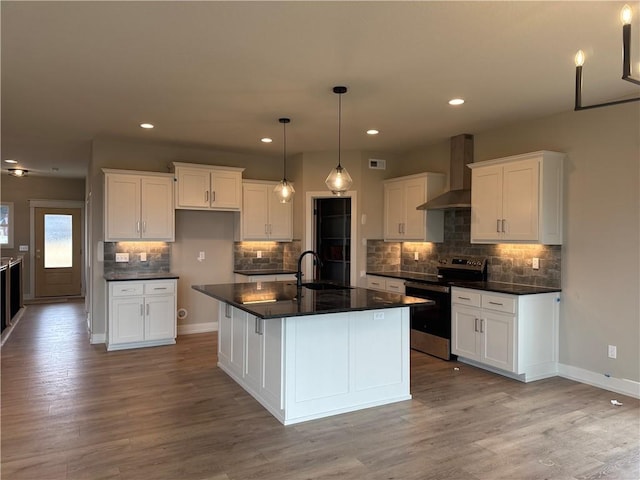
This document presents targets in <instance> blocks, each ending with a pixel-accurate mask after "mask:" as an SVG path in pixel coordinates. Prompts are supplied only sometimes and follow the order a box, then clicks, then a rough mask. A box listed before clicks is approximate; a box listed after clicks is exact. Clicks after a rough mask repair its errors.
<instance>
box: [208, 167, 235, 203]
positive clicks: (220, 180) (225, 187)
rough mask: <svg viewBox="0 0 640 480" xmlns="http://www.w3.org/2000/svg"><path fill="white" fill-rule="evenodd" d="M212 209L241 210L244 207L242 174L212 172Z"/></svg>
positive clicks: (220, 171)
mask: <svg viewBox="0 0 640 480" xmlns="http://www.w3.org/2000/svg"><path fill="white" fill-rule="evenodd" d="M210 198H211V208H214V209H220V210H240V206H241V205H242V173H240V172H227V171H224V170H216V171H213V172H211V195H210Z"/></svg>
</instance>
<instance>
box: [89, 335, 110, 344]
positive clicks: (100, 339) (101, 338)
mask: <svg viewBox="0 0 640 480" xmlns="http://www.w3.org/2000/svg"><path fill="white" fill-rule="evenodd" d="M89 343H91V344H92V345H93V344H97V343H107V334H106V333H92V334H91V337H90V339H89Z"/></svg>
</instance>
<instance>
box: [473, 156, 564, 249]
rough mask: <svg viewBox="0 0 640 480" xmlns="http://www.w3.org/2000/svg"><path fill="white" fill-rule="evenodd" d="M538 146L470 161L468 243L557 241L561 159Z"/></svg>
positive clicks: (560, 236)
mask: <svg viewBox="0 0 640 480" xmlns="http://www.w3.org/2000/svg"><path fill="white" fill-rule="evenodd" d="M564 157H565V155H564V154H563V153H558V152H549V151H540V152H533V153H528V154H524V155H516V156H513V157H507V158H502V159H497V160H488V161H486V162H477V163H471V164H469V165H468V166H469V168H471V169H472V172H471V243H540V244H546V245H561V244H562V182H563V180H562V163H563V160H564Z"/></svg>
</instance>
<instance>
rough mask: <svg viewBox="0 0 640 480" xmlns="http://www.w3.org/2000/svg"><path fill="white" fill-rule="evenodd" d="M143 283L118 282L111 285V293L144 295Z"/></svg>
mask: <svg viewBox="0 0 640 480" xmlns="http://www.w3.org/2000/svg"><path fill="white" fill-rule="evenodd" d="M143 290H144V289H143V288H142V283H132V282H117V283H114V284H113V285H112V286H111V295H113V296H114V297H131V296H135V295H142V292H143Z"/></svg>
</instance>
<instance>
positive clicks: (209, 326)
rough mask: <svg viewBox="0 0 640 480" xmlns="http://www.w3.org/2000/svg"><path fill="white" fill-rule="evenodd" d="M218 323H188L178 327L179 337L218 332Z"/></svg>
mask: <svg viewBox="0 0 640 480" xmlns="http://www.w3.org/2000/svg"><path fill="white" fill-rule="evenodd" d="M217 331H218V322H207V323H188V324H186V325H178V335H191V334H193V333H205V332H217Z"/></svg>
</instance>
